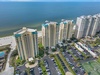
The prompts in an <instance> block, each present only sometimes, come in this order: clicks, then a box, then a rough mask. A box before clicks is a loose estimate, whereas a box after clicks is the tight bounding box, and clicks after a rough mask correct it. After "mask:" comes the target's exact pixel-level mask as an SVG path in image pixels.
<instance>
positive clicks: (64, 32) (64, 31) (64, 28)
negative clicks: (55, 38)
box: [59, 20, 73, 41]
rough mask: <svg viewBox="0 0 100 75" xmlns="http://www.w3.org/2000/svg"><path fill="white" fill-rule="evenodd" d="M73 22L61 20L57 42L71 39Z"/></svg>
mask: <svg viewBox="0 0 100 75" xmlns="http://www.w3.org/2000/svg"><path fill="white" fill-rule="evenodd" d="M72 33H73V20H63V21H62V22H61V23H60V26H59V41H62V40H67V39H70V38H71V37H72Z"/></svg>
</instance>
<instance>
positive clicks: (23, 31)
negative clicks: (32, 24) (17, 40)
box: [14, 27, 37, 34]
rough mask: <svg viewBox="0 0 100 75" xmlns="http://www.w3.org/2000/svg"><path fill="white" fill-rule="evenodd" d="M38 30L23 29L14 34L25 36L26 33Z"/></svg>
mask: <svg viewBox="0 0 100 75" xmlns="http://www.w3.org/2000/svg"><path fill="white" fill-rule="evenodd" d="M36 31H37V29H30V28H26V27H23V28H22V29H20V30H18V31H16V32H14V34H23V33H25V32H36Z"/></svg>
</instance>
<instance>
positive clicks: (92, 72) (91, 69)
mask: <svg viewBox="0 0 100 75" xmlns="http://www.w3.org/2000/svg"><path fill="white" fill-rule="evenodd" d="M82 66H83V68H84V69H85V71H86V72H88V73H89V75H100V63H98V62H97V61H90V62H88V63H87V62H86V63H83V64H82Z"/></svg>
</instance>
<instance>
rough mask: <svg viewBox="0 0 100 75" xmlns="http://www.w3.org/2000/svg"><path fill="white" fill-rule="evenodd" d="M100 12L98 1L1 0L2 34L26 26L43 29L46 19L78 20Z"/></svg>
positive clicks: (0, 33)
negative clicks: (8, 0) (34, 0)
mask: <svg viewBox="0 0 100 75" xmlns="http://www.w3.org/2000/svg"><path fill="white" fill-rule="evenodd" d="M97 13H100V3H97V2H87V3H86V2H83V3H82V2H23V3H22V2H0V36H5V35H9V34H13V32H14V31H16V30H18V29H19V28H21V27H23V26H26V27H31V28H37V29H38V30H40V29H41V24H42V23H44V21H45V20H49V21H58V22H60V20H61V19H73V20H76V18H77V17H78V16H81V15H89V14H90V15H93V14H97Z"/></svg>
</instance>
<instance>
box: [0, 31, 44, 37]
mask: <svg viewBox="0 0 100 75" xmlns="http://www.w3.org/2000/svg"><path fill="white" fill-rule="evenodd" d="M37 32H38V37H41V36H42V31H40V30H39V31H37ZM10 36H13V35H12V34H11V35H10V34H9V35H4V36H0V38H5V37H10Z"/></svg>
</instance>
